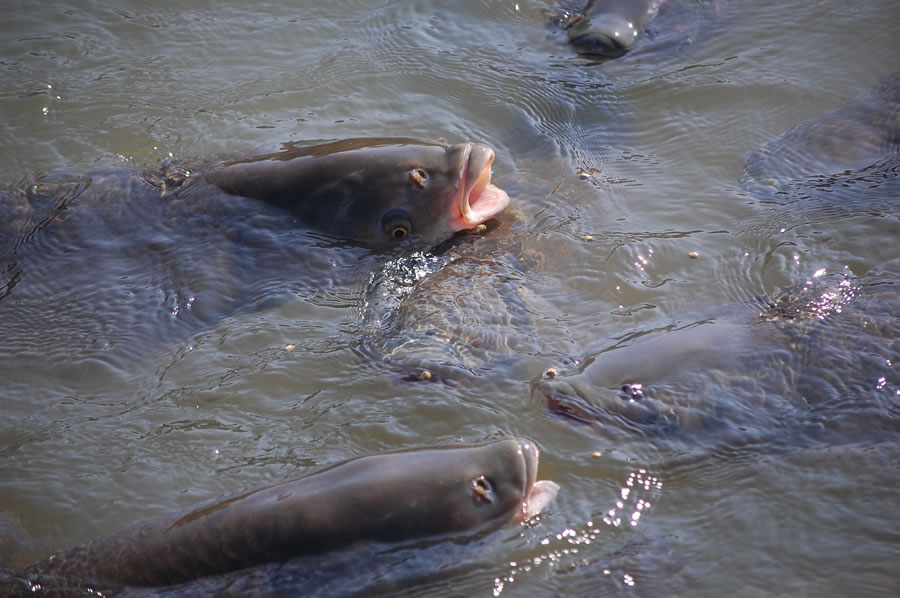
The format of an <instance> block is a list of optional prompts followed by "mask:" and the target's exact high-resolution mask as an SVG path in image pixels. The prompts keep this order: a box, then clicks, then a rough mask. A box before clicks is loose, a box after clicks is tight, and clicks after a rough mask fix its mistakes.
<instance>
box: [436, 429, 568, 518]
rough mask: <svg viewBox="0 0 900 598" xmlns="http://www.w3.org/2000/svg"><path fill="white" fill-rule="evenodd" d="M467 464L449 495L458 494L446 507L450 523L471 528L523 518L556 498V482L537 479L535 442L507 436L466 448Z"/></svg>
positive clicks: (541, 508)
mask: <svg viewBox="0 0 900 598" xmlns="http://www.w3.org/2000/svg"><path fill="white" fill-rule="evenodd" d="M468 453H469V454H467V455H466V465H465V467H464V468H462V469H460V470H459V471H458V474H457V476H456V478H455V481H454V486H455V487H456V490H454V492H453V493H448V494H447V496H448V497H452V496H460V497H461V496H462V495H463V494H465V495H466V498H464V499H463V498H460V499H459V500H458V501H457V502H456V504H455V507H454V508H453V509H447V511H446V512H447V513H448V514H449V515H450V517H451V521H450V523H451V526H452V527H455V528H458V529H470V528H473V527H475V526H476V523H477V522H478V521H480V522H481V523H487V522H505V521H520V522H521V521H525V520H527V519H531V518H533V517H534V516H536V515H538V514H539V513H540V512H541V511H542V510H544V509H545V508H546V507H547V506H548V505H549V504H550V503H551V502H552V501H553V500H554V499H555V498H556V494H557V492H558V491H559V486H558V485H557V484H555V483H554V482H550V481H547V480H538V479H537V469H538V456H539V451H538V448H537V446H536V445H535V444H534V442H531V441H530V440H525V439H519V438H506V439H503V440H500V441H496V442H490V443H486V444H483V445H474V446H472V447H470V449H468Z"/></svg>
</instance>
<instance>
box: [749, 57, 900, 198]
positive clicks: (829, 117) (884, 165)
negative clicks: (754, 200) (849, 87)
mask: <svg viewBox="0 0 900 598" xmlns="http://www.w3.org/2000/svg"><path fill="white" fill-rule="evenodd" d="M898 167H900V72H895V73H893V74H891V75H889V76H887V77H885V78H884V79H883V80H881V81H880V82H879V83H878V84H877V85H876V86H875V87H873V88H872V89H871V90H869V91H868V92H866V93H864V94H863V95H860V96H858V97H856V98H854V99H852V100H850V101H849V102H847V104H845V105H844V106H842V107H841V108H838V109H837V110H834V111H832V112H829V113H827V114H824V115H822V116H820V117H817V118H814V119H811V120H808V121H805V122H802V123H800V124H798V125H795V126H793V127H791V128H790V129H788V130H787V131H785V132H784V133H782V134H781V135H779V136H778V137H776V138H775V139H773V140H772V141H770V142H768V143H767V144H765V145H764V146H762V147H760V148H757V149H754V150H752V151H750V152H749V153H748V154H747V155H746V156H745V158H744V167H743V170H742V171H741V174H740V182H741V185H742V186H743V187H744V188H745V189H747V190H749V191H750V192H752V193H753V194H754V195H756V196H757V197H759V198H761V199H765V200H771V201H775V202H779V203H787V202H790V201H793V200H797V199H802V200H809V199H816V200H818V201H819V202H822V203H829V204H839V203H841V202H849V203H852V204H855V205H863V204H865V205H869V206H871V205H872V203H873V197H876V198H878V197H881V198H883V201H884V202H886V203H888V204H889V205H896V204H895V200H896V192H897V189H896V186H897V172H898V169H900V168H898ZM888 185H892V187H890V188H888Z"/></svg>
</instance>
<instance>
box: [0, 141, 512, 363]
mask: <svg viewBox="0 0 900 598" xmlns="http://www.w3.org/2000/svg"><path fill="white" fill-rule="evenodd" d="M494 159H495V153H494V151H493V150H492V149H491V148H490V147H488V146H486V145H484V144H479V143H471V142H467V143H460V144H456V145H448V144H446V143H442V142H436V141H428V140H421V139H409V138H356V139H344V140H341V141H329V142H308V143H288V144H283V145H282V147H281V149H280V150H279V151H275V152H271V151H268V152H266V151H259V152H246V153H238V154H229V155H217V156H211V157H207V158H197V159H193V158H184V159H179V160H170V161H167V162H165V163H163V164H161V165H160V166H159V167H156V168H151V169H145V170H139V171H136V170H133V169H128V168H117V169H112V170H100V171H96V172H89V173H54V174H48V175H43V176H40V177H38V178H37V179H35V180H33V181H31V182H30V183H29V184H27V185H21V186H15V187H13V188H9V189H6V190H5V191H4V190H0V326H2V327H3V329H4V330H5V331H6V340H5V343H4V347H3V348H0V358H4V359H6V358H7V357H8V358H9V359H13V358H14V357H15V355H17V354H20V353H22V352H23V351H24V352H27V351H35V352H38V353H40V354H41V355H44V356H50V355H52V354H53V353H54V352H56V351H58V350H59V348H60V347H63V348H65V351H66V355H67V356H71V355H72V354H77V355H78V356H79V357H80V358H87V357H89V356H90V355H99V354H103V356H104V359H107V358H111V359H112V361H114V362H115V361H121V359H120V358H123V357H124V358H125V359H126V360H127V359H129V358H130V357H129V356H130V355H132V354H133V348H134V347H148V346H159V345H164V344H165V343H168V342H170V341H171V340H174V339H178V340H179V341H181V340H183V339H184V338H186V337H188V336H190V335H191V334H193V333H195V332H197V331H199V330H203V329H205V328H209V327H211V326H212V325H214V324H215V323H217V322H218V321H220V320H221V319H223V318H225V317H228V316H230V315H233V314H234V313H237V312H238V311H240V310H241V309H243V308H245V307H246V306H248V305H261V304H263V303H265V302H266V300H267V299H269V298H270V297H272V296H273V295H278V294H279V293H284V290H285V288H286V287H287V286H289V285H291V284H297V285H302V284H306V285H308V286H309V287H311V288H321V287H326V286H328V285H343V284H351V283H353V282H355V281H356V280H357V279H356V276H359V277H364V276H365V275H366V274H367V273H368V272H369V271H371V269H372V268H373V267H374V264H376V263H377V261H378V260H379V259H381V256H383V255H386V254H392V255H393V254H396V253H403V252H406V251H412V250H414V249H417V248H419V249H420V248H422V247H429V246H431V245H433V244H438V243H441V242H443V241H446V240H447V239H448V238H449V237H451V236H453V235H455V234H456V233H458V232H460V231H463V230H466V229H467V228H470V227H473V226H476V225H478V224H479V223H481V222H483V221H484V220H488V219H491V218H493V217H494V216H496V215H498V214H499V213H501V212H502V211H503V210H504V209H506V207H507V206H508V205H509V202H510V199H509V196H508V195H507V194H506V193H505V192H504V191H503V190H502V189H500V188H498V187H497V186H495V185H494V184H493V183H492V179H491V177H492V172H491V168H492V165H493V162H494ZM120 349H121V351H120ZM123 352H124V353H123ZM67 358H68V357H67Z"/></svg>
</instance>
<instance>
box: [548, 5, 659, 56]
mask: <svg viewBox="0 0 900 598" xmlns="http://www.w3.org/2000/svg"><path fill="white" fill-rule="evenodd" d="M665 1H666V0H588V1H587V3H586V4H585V5H584V7H583V8H581V9H580V10H573V11H567V12H566V13H564V14H565V18H563V19H562V20H561V22H560V25H561V26H562V27H563V28H564V29H565V30H566V35H567V36H568V39H569V44H571V45H572V47H573V48H574V49H575V51H576V52H578V53H579V54H588V55H595V56H602V57H604V58H618V57H620V56H624V55H625V54H627V53H628V52H630V51H631V50H633V49H634V47H635V43H636V42H637V40H638V39H639V38H640V37H641V35H642V34H643V33H644V29H645V28H646V26H647V25H648V24H649V23H650V22H651V21H652V20H653V19H654V18H655V17H656V15H657V13H658V12H659V9H660V7H661V6H662V5H663V4H664V3H665Z"/></svg>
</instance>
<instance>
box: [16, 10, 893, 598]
mask: <svg viewBox="0 0 900 598" xmlns="http://www.w3.org/2000/svg"><path fill="white" fill-rule="evenodd" d="M303 4H306V5H307V6H286V5H283V4H282V3H254V4H253V5H252V6H251V5H248V4H246V3H236V2H224V3H222V2H220V3H204V2H185V1H182V2H168V1H158V2H151V3H147V2H142V3H132V4H128V3H117V5H116V6H115V7H110V6H107V5H106V4H105V3H101V2H96V3H90V4H85V3H78V4H77V5H76V4H74V3H70V4H66V3H64V2H56V3H49V4H46V5H41V6H38V5H33V4H26V3H24V2H12V3H8V7H7V9H6V11H5V13H6V19H5V21H4V24H3V25H2V26H0V57H2V58H0V72H2V82H3V85H2V86H0V115H2V118H0V181H3V182H4V183H9V184H14V183H19V182H22V181H29V180H33V179H34V178H36V177H39V176H40V175H42V174H45V173H56V172H61V171H71V172H84V171H88V170H93V169H98V168H107V167H121V166H126V165H128V164H134V165H147V164H153V163H155V162H156V161H157V160H158V159H160V158H164V157H167V156H170V155H171V156H176V157H177V156H186V155H207V154H213V153H216V152H220V151H225V150H236V149H241V148H245V147H256V146H260V145H266V144H268V145H271V144H273V143H277V142H281V141H289V140H304V139H327V138H340V137H351V136H365V135H376V136H378V135H391V136H394V135H403V136H421V137H430V138H437V137H445V138H447V139H448V140H449V141H451V142H456V141H462V140H469V139H470V140H475V141H484V142H486V143H488V144H490V145H491V146H493V147H494V148H495V149H496V150H497V154H498V157H497V161H496V163H495V168H494V175H495V180H496V181H497V183H498V184H499V185H500V186H501V187H503V188H504V189H506V190H507V191H508V192H509V193H510V195H511V197H512V198H513V207H512V208H511V210H510V212H509V215H508V216H507V217H506V218H505V219H504V223H503V226H502V227H501V230H503V231H506V232H505V233H504V234H509V235H511V236H513V237H514V238H516V239H517V242H518V243H519V245H518V246H517V249H515V251H516V252H517V253H521V254H522V255H528V256H539V259H528V260H523V263H525V264H527V269H526V271H524V272H520V275H521V277H522V280H523V284H524V283H527V284H528V286H529V288H531V289H532V290H534V291H535V292H536V294H537V295H538V296H539V298H540V300H541V302H542V305H544V306H545V307H544V308H542V310H543V311H542V312H541V314H542V317H541V318H538V319H537V320H536V321H534V322H531V323H530V324H529V325H530V328H528V331H527V333H525V334H524V335H523V338H526V339H527V340H528V342H527V343H525V344H524V346H523V344H522V343H520V344H519V345H517V346H516V351H515V358H514V359H512V360H506V361H502V360H501V361H499V362H496V363H488V364H486V365H484V366H483V367H480V368H478V369H477V370H476V371H475V372H474V374H473V375H471V376H468V377H466V378H465V379H464V380H463V382H462V383H459V384H456V385H453V386H449V385H444V384H414V383H404V382H402V381H399V380H397V377H396V376H393V375H390V374H388V373H387V372H385V371H384V369H383V368H381V367H379V366H378V364H370V363H367V362H366V360H365V358H364V357H361V356H364V355H366V352H365V351H362V350H360V349H361V348H360V342H361V341H360V339H361V338H362V335H363V333H364V332H365V330H366V324H365V323H364V313H363V311H364V310H363V305H364V302H365V300H366V287H367V284H368V277H367V274H368V272H369V270H371V268H370V267H369V266H370V265H371V263H372V262H371V261H369V262H366V263H365V264H364V265H357V266H354V264H356V263H357V262H356V261H355V258H354V259H347V260H346V261H341V259H340V258H339V257H337V254H339V253H340V252H339V251H337V250H335V249H334V248H328V249H324V250H323V251H324V252H326V253H327V254H328V255H329V256H332V255H333V256H335V257H334V260H335V264H336V266H335V267H336V268H337V269H338V270H339V272H334V271H331V270H329V269H327V268H316V269H314V270H313V271H312V272H309V271H303V270H302V269H300V270H299V271H296V272H294V271H291V272H290V273H289V274H288V275H285V277H284V279H283V280H282V279H273V278H271V277H267V276H264V277H262V280H263V282H262V284H261V286H260V288H257V289H248V290H247V296H248V304H249V307H248V308H247V309H242V310H237V311H235V312H233V313H228V314H226V315H225V316H224V317H223V318H220V319H215V320H214V321H211V322H209V323H208V324H205V325H204V326H202V327H200V329H199V330H194V329H191V330H190V331H189V334H187V336H186V337H177V335H176V337H175V338H174V339H171V338H168V337H165V338H164V341H163V342H156V339H142V338H136V339H131V340H130V341H129V342H128V343H120V344H118V345H116V346H114V347H113V348H112V349H110V350H109V351H104V350H103V348H102V347H101V348H99V349H98V348H96V347H94V350H95V352H94V353H92V352H91V350H86V348H85V346H84V344H83V343H73V342H72V341H71V340H70V339H69V338H67V337H66V336H64V335H62V334H60V335H57V334H56V330H57V329H66V323H67V322H68V320H62V319H60V318H64V317H65V318H68V317H71V316H72V313H74V314H75V315H76V316H77V315H79V314H80V315H81V317H82V319H83V320H84V321H88V322H95V324H93V325H89V329H88V331H87V334H97V331H98V330H102V329H103V326H104V322H105V321H106V320H105V319H104V313H107V311H108V310H112V309H114V307H115V305H116V302H115V298H112V297H109V296H108V295H107V294H105V293H104V289H103V288H97V287H96V285H94V286H92V284H91V283H92V282H95V281H94V280H93V279H92V277H91V273H90V272H91V265H90V264H84V265H83V270H81V271H80V273H71V274H68V275H67V276H70V280H71V282H72V285H73V286H74V288H76V289H83V291H82V292H83V295H73V296H75V297H78V298H79V299H78V300H77V301H76V302H75V304H74V307H73V308H72V309H71V310H69V311H64V312H59V313H45V314H43V317H42V318H39V319H38V320H37V321H35V322H34V324H33V326H32V327H29V332H30V334H31V335H32V338H39V339H40V340H41V342H40V343H39V344H35V345H34V346H27V347H23V346H21V345H20V344H19V345H15V344H14V343H10V345H14V346H15V348H14V350H12V351H5V350H3V349H2V348H0V360H2V361H0V397H2V398H0V400H2V403H3V409H2V412H0V439H2V440H0V459H2V461H0V463H2V464H0V512H2V513H3V514H4V518H5V519H7V520H10V521H13V522H16V523H17V525H19V527H20V529H19V531H18V532H17V533H16V534H15V536H16V537H15V538H14V541H13V544H14V548H15V552H16V553H17V554H16V559H19V560H21V561H27V560H28V559H29V558H31V559H36V558H39V557H42V556H44V555H46V554H47V553H49V552H50V551H52V550H53V549H55V548H59V547H63V546H68V545H70V544H74V543H76V542H80V541H84V540H86V539H88V538H92V537H96V536H98V535H102V534H105V533H109V532H111V531H113V530H116V529H118V528H120V527H122V526H124V525H126V524H128V523H130V522H132V521H134V520H135V519H137V518H141V517H145V516H152V515H155V514H159V513H162V512H166V511H168V510H169V509H171V508H174V507H179V506H188V505H191V504H194V503H196V502H200V501H204V500H207V499H209V498H212V497H215V496H218V495H222V494H225V493H229V492H236V491H239V490H242V489H246V488H249V487H252V486H256V485H260V484H264V483H266V482H270V481H273V480H277V479H280V478H283V477H286V476H288V475H293V474H295V473H297V472H299V471H303V470H305V469H307V468H309V467H312V466H315V465H320V464H326V463H332V462H334V461H337V460H340V459H343V458H346V457H350V456H352V455H356V454H360V453H368V452H373V451H378V450H383V449H389V448H396V447H402V446H417V445H424V444H433V443H442V442H452V441H454V440H457V439H460V440H481V439H485V438H491V437H499V436H501V435H504V434H516V435H520V436H527V437H529V438H532V439H534V440H535V441H537V443H538V444H539V445H540V446H541V448H542V450H543V456H542V461H541V477H543V478H547V479H552V480H554V481H556V482H558V483H559V484H560V485H561V486H562V491H561V493H560V496H559V499H558V501H557V503H556V505H555V506H554V508H553V509H552V511H551V512H550V513H548V514H546V515H545V516H544V517H543V518H542V520H541V522H540V523H539V524H538V525H536V526H534V527H530V528H526V529H518V528H511V529H508V530H505V532H504V533H501V534H500V535H499V537H496V536H493V537H492V538H491V540H492V542H490V543H489V547H488V548H486V549H483V552H480V553H479V554H480V555H482V556H479V557H478V558H474V557H473V556H472V555H466V557H465V558H460V559H458V561H459V562H460V563H461V565H459V566H457V567H453V568H451V569H450V571H451V574H449V575H446V576H441V577H439V578H438V579H437V580H434V581H432V582H431V583H430V584H429V582H427V581H424V582H421V580H420V582H421V583H420V584H419V585H417V586H416V587H414V588H412V589H410V590H409V592H410V593H411V594H413V595H414V594H416V593H420V594H425V593H427V594H429V595H448V596H449V595H462V594H469V595H488V594H491V593H493V594H495V595H503V596H525V595H529V596H531V595H609V594H620V593H624V592H632V593H636V594H639V595H658V594H684V595H723V594H739V595H745V596H755V595H768V594H772V593H781V592H792V593H797V594H799V595H827V594H831V595H835V596H839V595H850V594H852V595H866V594H868V595H892V594H896V593H897V591H898V588H900V577H898V574H897V573H896V571H895V568H894V567H893V563H895V562H897V560H898V557H900V529H898V528H897V524H896V521H895V520H896V517H895V516H894V510H895V509H894V508H893V505H896V504H897V499H898V491H900V490H898V487H897V483H896V478H897V466H896V464H897V462H898V458H900V449H898V446H897V443H896V435H894V436H893V438H891V429H890V422H892V421H894V420H892V419H888V420H887V421H888V425H887V428H885V425H884V424H883V419H882V420H879V421H881V422H882V424H881V427H880V428H879V430H880V431H882V432H884V433H881V434H878V435H876V437H875V438H872V439H867V438H865V437H858V436H853V435H847V437H846V438H843V439H842V442H840V443H834V444H831V443H818V444H816V443H813V444H808V443H798V444H796V445H793V446H792V443H791V442H789V441H785V439H779V442H771V443H766V442H754V443H748V444H747V445H746V446H729V447H728V448H727V450H706V449H705V448H704V447H703V446H702V442H700V443H699V446H695V447H691V446H690V445H687V448H684V447H683V446H681V445H679V446H680V448H678V450H675V449H673V448H672V445H670V444H668V443H666V442H657V441H655V440H654V439H652V438H647V437H645V436H643V435H640V434H633V435H628V434H624V435H623V434H619V435H617V436H615V437H614V441H613V437H612V436H610V435H604V434H602V433H596V432H592V431H590V430H587V429H584V428H583V427H578V426H573V425H572V424H571V423H570V422H567V421H563V420H560V419H557V418H554V417H551V416H550V415H549V414H548V413H547V412H546V409H545V407H544V406H543V405H541V404H539V403H536V402H534V401H532V400H531V399H530V398H529V395H530V388H529V386H530V383H531V382H532V381H533V380H535V379H537V378H538V377H539V376H540V375H541V373H542V372H543V371H544V370H546V369H547V368H548V367H556V368H560V369H561V370H562V371H563V373H568V372H570V371H575V370H577V369H578V364H579V363H580V362H581V360H583V359H584V358H585V357H586V356H590V355H593V354H596V353H597V352H599V351H602V350H603V349H604V348H608V347H611V346H613V345H615V344H616V342H617V339H620V338H621V337H623V335H625V334H628V333H634V332H635V331H639V330H645V329H646V330H649V329H652V328H654V327H661V326H665V325H666V324H667V323H669V322H670V321H671V320H672V318H675V317H678V315H679V314H682V313H685V312H688V311H689V312H703V311H704V310H707V309H715V308H717V307H718V306H720V305H722V304H726V303H730V302H734V301H737V300H741V299H744V298H747V297H751V296H754V295H757V294H760V293H765V292H772V291H773V290H774V289H775V288H776V287H779V286H783V285H788V284H792V283H796V282H798V281H803V280H805V279H807V278H809V277H811V276H812V274H813V273H814V272H816V271H817V270H820V269H823V268H824V269H825V270H826V271H828V272H831V273H834V272H843V271H848V272H850V273H852V274H856V275H862V274H864V273H865V272H866V271H868V270H869V269H870V268H872V267H873V266H875V265H877V264H879V263H881V262H883V261H885V260H887V259H891V258H895V257H898V250H897V239H898V238H900V224H898V220H897V216H896V213H895V212H889V211H888V212H886V213H885V212H883V211H874V212H860V213H847V212H841V211H837V212H828V213H826V214H808V213H804V212H803V211H801V210H798V209H797V208H796V207H795V206H791V207H788V208H785V207H784V206H776V205H769V204H765V203H761V202H759V201H757V200H755V199H754V198H753V197H752V196H750V195H749V194H748V193H747V192H745V191H744V190H742V189H741V188H740V187H739V185H738V183H737V177H738V174H739V172H740V169H741V165H742V160H743V156H744V154H745V153H746V152H747V151H749V150H751V149H753V148H755V147H758V146H760V145H762V144H764V143H765V142H767V141H768V140H770V139H771V138H773V137H774V136H776V135H778V134H779V133H781V132H782V131H783V130H785V129H786V128H788V127H790V126H792V125H794V124H796V123H798V122H800V121H802V120H805V119H808V118H813V117H816V116H819V115H821V114H823V113H825V112H827V111H829V110H833V109H836V108H838V107H840V106H841V105H843V104H844V103H845V102H846V101H847V100H849V99H851V98H852V97H855V96H856V95H858V94H860V93H862V92H863V91H865V90H867V89H868V88H870V87H871V86H872V85H874V84H875V83H876V82H877V81H878V80H879V79H881V78H882V77H883V76H885V75H887V74H888V73H890V72H892V71H894V70H896V69H897V68H898V66H900V62H898V59H897V56H900V41H898V38H897V36H896V23H897V22H898V18H900V9H898V8H897V7H896V5H895V3H893V2H889V1H887V0H878V1H874V2H869V3H857V4H855V5H853V6H852V7H848V6H846V5H845V4H844V3H840V2H833V1H827V2H822V3H816V4H815V5H810V4H809V3H805V2H791V3H788V4H790V5H786V3H783V2H773V1H769V0H766V1H760V2H745V1H738V0H735V1H733V2H728V3H719V5H717V7H716V10H707V9H703V10H699V11H697V14H698V15H700V17H699V20H694V19H693V17H691V18H689V19H686V21H687V26H686V27H684V29H685V31H686V32H687V33H686V34H685V35H688V36H690V43H688V41H687V40H686V39H685V38H684V37H680V38H679V37H678V36H675V39H666V36H661V37H660V38H658V39H657V40H654V42H653V43H647V44H645V48H644V51H640V52H637V53H636V54H634V55H633V56H630V57H626V58H625V59H622V60H620V61H616V62H611V63H607V64H603V65H596V66H590V65H587V64H585V62H584V61H583V60H580V59H578V58H576V57H574V56H573V55H572V53H571V52H570V50H569V48H567V47H566V45H565V43H564V36H563V35H562V34H561V33H559V32H554V31H553V30H551V29H549V28H547V27H546V26H545V17H544V16H543V14H542V9H545V8H548V7H552V6H553V3H552V2H549V1H547V2H538V1H536V0H535V1H530V2H526V1H520V2H518V3H516V2H475V1H467V2H454V3H446V2H433V1H421V2H387V1H383V2H380V3H372V2H352V1H347V2H339V3H314V2H308V3H303ZM692 14H693V13H692ZM673 22H675V23H676V24H677V19H675V20H674V21H673ZM673 26H674V25H673ZM645 41H646V40H645ZM654 43H657V45H654ZM491 234H492V233H488V235H487V236H486V238H485V239H484V242H489V237H490V235H491ZM586 235H589V239H590V240H588V239H587V238H586ZM477 242H480V241H476V243H477ZM692 251H695V252H697V253H698V254H699V258H698V259H689V258H688V253H689V252H692ZM198 255H199V252H198ZM329 259H330V258H326V259H324V261H320V262H318V263H326V264H327V263H329ZM505 264H506V263H505V262H503V263H501V269H502V268H503V267H505ZM164 265H165V263H163V264H162V266H164ZM845 266H846V268H845ZM204 267H208V268H213V266H206V265H205V263H204ZM483 276H484V278H485V280H491V276H492V274H491V273H490V271H488V272H487V273H484V274H483ZM63 280H67V279H65V278H64V279H63ZM142 307H143V308H144V309H147V310H150V311H151V312H152V313H151V315H152V317H153V318H163V315H164V313H163V312H164V310H167V309H168V310H171V308H172V305H168V304H164V303H163V304H159V305H156V304H149V303H146V302H145V303H143V304H142ZM200 308H202V306H198V307H197V309H200ZM2 309H4V305H3V303H2V302H0V310H2ZM192 309H193V307H192ZM153 310H156V311H153ZM70 311H71V312H72V313H70ZM165 313H168V312H165ZM133 317H137V316H133ZM0 318H2V316H0ZM80 321H81V320H80ZM151 321H154V320H151ZM204 322H205V321H204ZM10 345H7V346H10ZM289 345H294V346H295V348H293V350H288V349H286V347H288V346H289ZM88 349H90V347H88ZM894 363H896V360H895V361H894ZM893 367H894V368H896V365H895V366H893ZM892 372H893V373H892V375H893V377H892V378H891V377H890V376H889V377H888V379H887V380H885V381H884V383H882V384H881V388H880V389H879V391H880V392H882V393H892V392H893V393H894V395H893V397H894V398H893V399H891V398H890V397H891V395H890V394H888V395H887V396H888V399H887V400H888V405H889V406H890V405H891V402H890V401H891V400H893V403H892V404H893V411H894V412H895V411H896V401H897V399H896V390H897V386H898V381H897V376H896V369H894V370H893V371H892ZM877 384H879V382H878V381H877V380H873V381H872V387H873V388H874V387H875V386H876V385H877ZM881 396H885V395H884V394H882V395H881ZM854 406H855V407H854V408H859V409H862V410H863V411H862V415H861V417H865V416H867V415H873V416H874V415H879V414H878V413H872V414H867V413H866V411H865V404H864V403H863V406H862V407H860V403H859V402H855V403H854ZM838 408H839V405H838V406H836V409H838ZM837 413H838V414H840V411H839V410H838V411H837ZM771 418H772V419H771V421H772V422H773V424H774V422H775V419H776V418H777V414H772V415H771ZM837 419H838V420H840V417H837ZM885 429H886V431H885ZM896 431H897V430H896V429H894V430H893V432H896ZM885 436H886V437H887V438H885ZM785 447H787V448H785ZM595 452H597V453H599V454H601V455H602V456H600V457H593V456H592V454H593V453H595ZM635 514H638V516H637V517H635ZM473 550H474V548H473Z"/></svg>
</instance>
